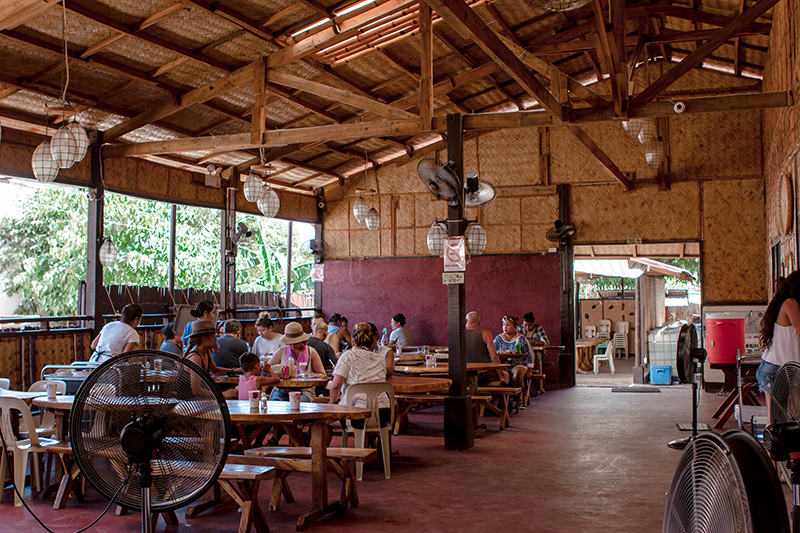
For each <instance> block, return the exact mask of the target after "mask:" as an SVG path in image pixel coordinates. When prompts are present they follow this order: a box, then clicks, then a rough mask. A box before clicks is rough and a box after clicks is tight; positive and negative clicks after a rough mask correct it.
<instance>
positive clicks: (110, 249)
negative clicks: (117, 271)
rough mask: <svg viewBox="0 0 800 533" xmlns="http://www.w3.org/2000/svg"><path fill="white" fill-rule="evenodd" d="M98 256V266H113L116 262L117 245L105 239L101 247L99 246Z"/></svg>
mask: <svg viewBox="0 0 800 533" xmlns="http://www.w3.org/2000/svg"><path fill="white" fill-rule="evenodd" d="M98 255H99V256H100V264H102V265H103V266H107V267H110V266H113V265H114V263H116V262H117V245H116V244H114V241H112V240H111V239H106V240H105V241H103V245H102V246H100V251H99V253H98Z"/></svg>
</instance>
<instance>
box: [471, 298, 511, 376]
mask: <svg viewBox="0 0 800 533" xmlns="http://www.w3.org/2000/svg"><path fill="white" fill-rule="evenodd" d="M466 333H467V343H466V352H467V353H466V355H467V363H500V358H499V357H498V356H497V351H496V350H495V349H494V337H493V336H492V334H491V332H490V331H489V330H488V329H485V328H482V327H481V315H479V314H478V313H476V312H475V311H470V312H469V313H467V332H466ZM498 379H499V380H500V381H502V382H503V383H508V372H506V371H505V370H486V371H484V372H481V373H480V374H478V383H479V384H483V383H488V382H490V381H497V380H498Z"/></svg>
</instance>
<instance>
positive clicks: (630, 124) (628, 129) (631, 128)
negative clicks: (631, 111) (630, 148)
mask: <svg viewBox="0 0 800 533" xmlns="http://www.w3.org/2000/svg"><path fill="white" fill-rule="evenodd" d="M622 129H623V130H625V133H627V134H628V136H629V137H631V138H633V139H636V138H637V137H638V136H639V131H640V130H641V129H642V119H640V118H632V119H630V120H623V121H622Z"/></svg>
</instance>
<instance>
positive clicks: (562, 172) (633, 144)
mask: <svg viewBox="0 0 800 533" xmlns="http://www.w3.org/2000/svg"><path fill="white" fill-rule="evenodd" d="M581 128H583V130H584V131H585V132H586V133H587V134H588V135H589V137H590V138H591V139H592V141H594V143H595V144H596V145H597V146H599V147H600V148H601V149H602V150H603V151H604V152H605V153H606V155H608V156H609V157H610V158H611V159H612V160H613V161H614V163H615V164H616V165H617V166H618V167H619V168H620V170H622V171H623V172H632V171H635V172H636V177H637V179H647V178H653V177H655V171H654V170H652V169H651V168H650V167H648V166H647V161H646V160H645V158H644V147H643V146H642V145H641V144H639V142H638V141H637V140H635V139H632V138H631V137H629V136H628V135H627V134H626V133H625V132H624V130H623V129H622V126H621V125H619V124H618V123H616V122H609V123H602V124H583V125H581ZM537 164H538V163H537ZM612 181H614V178H612V177H611V176H610V175H609V174H608V172H607V171H606V170H605V169H604V167H602V166H601V164H600V162H598V161H597V160H596V159H595V158H594V156H593V155H592V154H591V153H590V152H589V150H588V149H587V148H586V147H585V146H584V145H583V144H581V143H580V142H579V141H578V140H577V139H576V138H575V136H574V135H572V133H570V132H569V131H568V130H567V129H566V128H550V183H553V184H557V183H575V182H600V183H603V182H612Z"/></svg>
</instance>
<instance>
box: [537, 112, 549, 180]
mask: <svg viewBox="0 0 800 533" xmlns="http://www.w3.org/2000/svg"><path fill="white" fill-rule="evenodd" d="M539 184H540V185H549V184H550V128H548V127H547V126H545V127H543V128H539Z"/></svg>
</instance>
